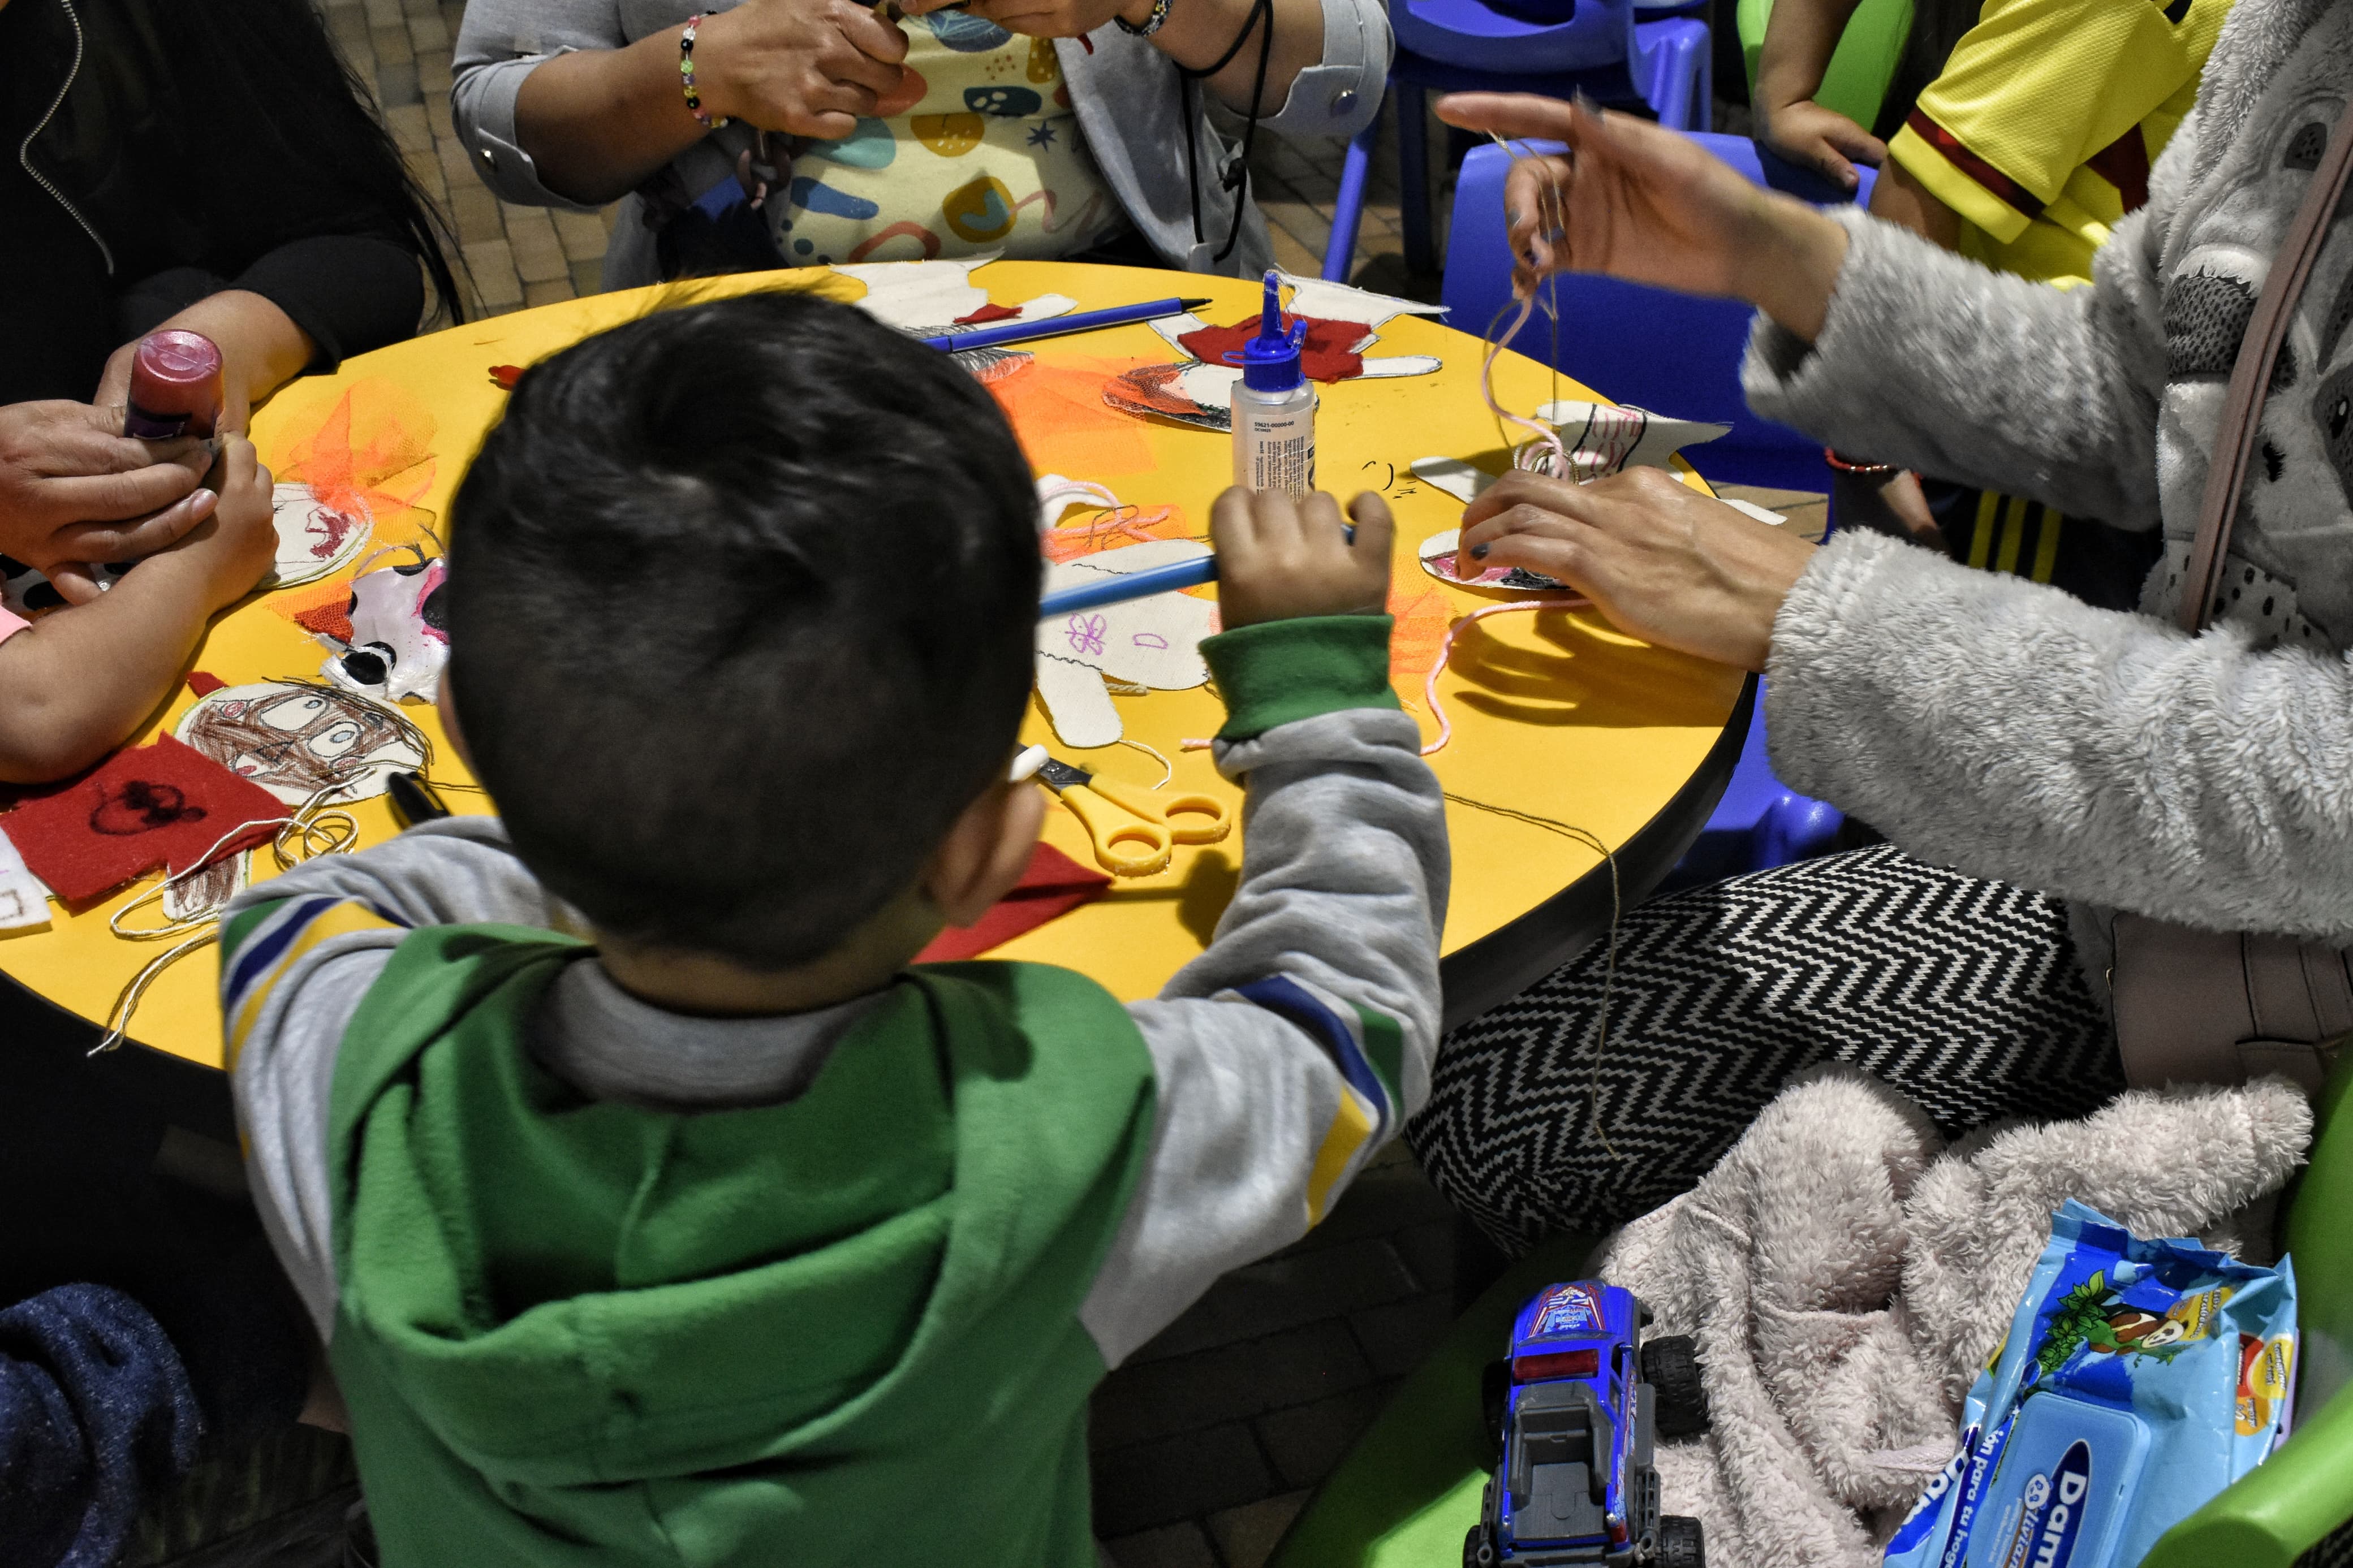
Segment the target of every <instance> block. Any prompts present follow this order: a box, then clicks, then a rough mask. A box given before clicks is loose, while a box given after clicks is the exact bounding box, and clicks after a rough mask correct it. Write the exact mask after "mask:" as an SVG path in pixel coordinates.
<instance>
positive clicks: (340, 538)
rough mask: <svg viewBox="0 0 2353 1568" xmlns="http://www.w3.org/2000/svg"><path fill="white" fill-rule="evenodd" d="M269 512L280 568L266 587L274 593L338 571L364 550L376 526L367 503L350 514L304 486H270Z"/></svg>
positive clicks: (357, 505)
mask: <svg viewBox="0 0 2353 1568" xmlns="http://www.w3.org/2000/svg"><path fill="white" fill-rule="evenodd" d="M269 508H270V519H269V520H270V521H271V522H272V523H273V524H275V525H276V527H277V529H278V563H277V564H276V565H275V566H273V567H272V568H271V569H270V575H269V582H268V583H267V584H266V586H269V587H272V588H290V587H293V586H295V585H296V584H301V583H314V582H316V581H318V580H319V579H320V578H322V577H324V576H326V575H328V574H331V573H332V572H336V571H339V570H341V569H342V567H343V564H344V563H346V562H348V561H350V560H351V559H352V557H353V556H354V555H357V554H358V553H359V552H361V551H362V550H364V549H365V548H366V547H367V542H368V535H369V534H370V533H371V532H373V531H374V530H375V521H374V520H373V519H372V518H370V517H369V515H368V511H367V507H366V505H365V503H364V502H361V503H355V504H354V505H353V507H352V508H351V509H350V510H345V509H343V508H340V507H333V506H330V505H328V504H327V503H326V502H325V501H322V500H320V499H319V497H318V493H317V492H316V491H314V490H313V489H311V487H310V486H308V485H276V486H273V487H271V489H270V492H269Z"/></svg>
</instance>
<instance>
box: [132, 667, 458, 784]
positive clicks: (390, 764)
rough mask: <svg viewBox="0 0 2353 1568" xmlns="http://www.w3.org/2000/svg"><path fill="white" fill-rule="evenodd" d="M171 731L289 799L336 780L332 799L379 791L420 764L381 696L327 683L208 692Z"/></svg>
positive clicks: (416, 740)
mask: <svg viewBox="0 0 2353 1568" xmlns="http://www.w3.org/2000/svg"><path fill="white" fill-rule="evenodd" d="M173 733H174V734H175V735H177V736H178V737H179V738H180V739H181V740H182V741H185V742H187V743H188V744H189V745H190V746H193V747H195V749H196V750H197V751H199V752H203V753H204V754H205V755H206V756H208V757H210V758H211V759H212V760H213V761H215V762H216V763H220V764H221V765H223V766H224V767H226V768H227V769H228V770H229V771H230V772H231V773H236V774H237V775H238V776H240V777H242V778H248V779H251V780H252V781H253V782H254V783H255V784H259V785H260V786H261V787H262V788H264V789H266V790H268V791H269V793H270V794H271V795H275V796H277V797H278V798H279V799H280V801H282V802H284V803H285V804H287V805H302V804H303V803H304V802H306V801H308V800H310V799H311V797H312V796H313V795H317V794H318V793H319V792H320V791H321V790H323V789H327V788H330V787H332V786H340V789H339V793H338V794H337V795H335V796H334V797H333V798H334V799H335V800H337V801H338V802H344V801H354V800H366V799H368V798H370V797H372V796H375V795H382V794H383V793H384V791H385V781H386V780H387V779H389V778H390V777H391V776H392V774H394V773H397V772H402V771H406V772H411V773H414V772H417V771H419V770H421V769H422V768H423V767H424V766H425V748H424V746H423V745H422V744H421V741H422V737H421V736H420V735H419V734H418V732H417V727H416V726H415V725H413V724H411V723H410V722H409V721H407V720H406V719H404V718H402V717H401V716H400V715H399V714H397V713H396V712H394V711H393V710H390V709H388V708H385V706H383V705H382V704H381V703H376V702H371V701H369V700H367V699H366V698H364V697H360V696H356V695H354V694H353V693H351V692H348V691H343V690H339V689H336V688H334V687H332V686H318V685H312V684H311V683H309V682H306V681H297V680H265V681H259V682H257V683H255V684H253V685H249V686H230V687H225V688H223V689H220V690H218V691H216V692H214V693H213V694H212V695H211V696H210V697H207V698H205V699H204V700H202V701H200V702H198V703H197V704H196V705H195V707H193V708H191V709H189V710H187V711H186V712H185V713H184V714H182V715H181V716H180V721H179V723H177V724H176V725H174V726H173Z"/></svg>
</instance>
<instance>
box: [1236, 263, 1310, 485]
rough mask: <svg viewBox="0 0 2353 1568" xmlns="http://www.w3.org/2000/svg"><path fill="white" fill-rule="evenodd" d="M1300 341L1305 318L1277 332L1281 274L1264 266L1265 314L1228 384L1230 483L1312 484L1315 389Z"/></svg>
mask: <svg viewBox="0 0 2353 1568" xmlns="http://www.w3.org/2000/svg"><path fill="white" fill-rule="evenodd" d="M1306 341H1307V323H1306V322H1305V321H1300V322H1297V323H1295V324H1294V325H1293V327H1292V329H1291V331H1289V332H1288V333H1285V332H1284V331H1283V330H1282V276H1281V274H1279V273H1277V272H1275V271H1274V270H1273V269H1272V268H1269V269H1268V271H1267V275H1266V309H1265V313H1264V315H1263V316H1262V317H1261V320H1260V322H1259V333H1258V336H1257V337H1255V338H1252V339H1251V340H1250V342H1247V343H1245V344H1243V345H1242V352H1241V365H1242V378H1241V379H1240V381H1238V382H1236V383H1234V483H1236V484H1238V485H1240V486H1242V487H1243V488H1244V489H1253V490H1288V491H1290V492H1291V493H1292V494H1293V495H1295V496H1303V495H1305V494H1306V493H1307V492H1308V491H1310V490H1312V489H1314V488H1315V389H1314V387H1312V386H1310V385H1308V384H1307V377H1306V374H1305V373H1304V372H1303V371H1302V370H1301V368H1300V363H1299V357H1300V349H1301V347H1302V345H1303V344H1304V343H1305V342H1306Z"/></svg>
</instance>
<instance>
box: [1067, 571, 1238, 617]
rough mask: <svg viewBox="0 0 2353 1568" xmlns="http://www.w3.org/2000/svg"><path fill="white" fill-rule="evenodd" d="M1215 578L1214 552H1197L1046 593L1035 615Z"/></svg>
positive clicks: (1191, 585) (1161, 591) (1111, 602)
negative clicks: (1191, 557)
mask: <svg viewBox="0 0 2353 1568" xmlns="http://www.w3.org/2000/svg"><path fill="white" fill-rule="evenodd" d="M1217 580H1218V558H1217V557H1216V556H1214V555H1199V556H1196V557H1194V558H1193V559H1192V560H1190V561H1172V562H1170V563H1168V564H1167V565H1166V566H1155V567H1152V568H1151V569H1149V570H1148V571H1144V572H1118V573H1111V574H1105V576H1104V577H1103V581H1101V582H1099V583H1082V584H1079V585H1078V586H1076V587H1074V588H1064V589H1062V590H1061V591H1060V592H1059V593H1053V594H1049V595H1046V597H1045V599H1044V600H1043V601H1042V602H1041V603H1040V604H1039V605H1038V618H1039V620H1041V621H1046V620H1051V619H1053V618H1054V617H1055V616H1067V615H1070V614H1071V612H1073V611H1076V610H1092V609H1096V608H1098V607H1100V606H1102V605H1118V604H1124V603H1125V602H1126V601H1128V600H1130V599H1142V598H1145V597H1148V596H1149V595H1154V594H1166V593H1170V592H1173V591H1174V590H1176V589H1178V588H1198V587H1199V586H1200V585H1201V584H1204V583H1214V582H1216V581H1217Z"/></svg>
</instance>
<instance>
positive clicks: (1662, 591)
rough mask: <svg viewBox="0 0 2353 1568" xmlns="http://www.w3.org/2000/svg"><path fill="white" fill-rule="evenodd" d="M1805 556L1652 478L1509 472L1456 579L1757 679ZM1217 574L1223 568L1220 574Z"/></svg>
mask: <svg viewBox="0 0 2353 1568" xmlns="http://www.w3.org/2000/svg"><path fill="white" fill-rule="evenodd" d="M1813 553H1814V546H1813V545H1811V544H1809V543H1808V542H1806V541H1804V540H1802V539H1800V538H1799V537H1798V536H1797V535H1795V534H1793V533H1790V532H1788V531H1786V530H1783V529H1780V528H1777V527H1775V526H1774V525H1772V524H1771V523H1767V522H1759V521H1757V519H1755V518H1753V517H1750V516H1749V515H1748V514H1747V513H1746V512H1743V511H1741V510H1738V509H1737V508H1735V507H1729V506H1726V505H1725V504H1724V503H1723V502H1722V501H1720V500H1711V499H1709V498H1708V497H1706V496H1704V495H1703V494H1701V493H1700V492H1699V491H1697V490H1695V489H1692V488H1691V487H1690V486H1688V485H1684V484H1682V483H1679V482H1678V481H1677V480H1675V479H1673V478H1672V476H1671V475H1669V474H1668V473H1666V472H1665V471H1664V470H1663V469H1660V468H1629V469H1627V470H1626V471H1625V472H1623V473H1618V474H1612V475H1611V476H1610V477H1609V478H1608V479H1597V480H1595V481H1594V482H1593V483H1591V484H1588V485H1577V484H1568V483H1565V482H1563V481H1562V480H1559V479H1546V478H1543V477H1541V476H1539V475H1536V474H1531V473H1526V472H1525V471H1520V470H1514V471H1513V472H1511V473H1508V474H1505V475H1504V477H1503V478H1502V479H1498V480H1496V481H1495V482H1494V484H1493V485H1492V486H1490V487H1489V488H1488V489H1486V490H1484V491H1482V493H1481V494H1480V496H1479V499H1478V500H1474V501H1472V503H1471V504H1470V505H1469V506H1468V507H1466V508H1464V509H1463V512H1462V545H1461V556H1460V557H1459V558H1458V560H1457V562H1456V567H1457V570H1458V571H1459V572H1460V573H1461V575H1463V576H1465V577H1472V576H1476V575H1477V574H1479V573H1481V572H1482V571H1485V570H1486V569H1488V568H1489V567H1493V566H1525V567H1526V568H1527V569H1528V570H1529V571H1531V572H1541V573H1543V574H1545V575H1546V576H1547V577H1556V578H1558V579H1559V580H1560V581H1562V582H1564V583H1567V584H1569V585H1570V586H1571V587H1573V588H1575V589H1577V591H1578V592H1579V593H1581V594H1583V595H1585V596H1586V597H1587V598H1589V599H1591V600H1592V601H1593V603H1594V605H1595V606H1596V607H1597V608H1599V610H1600V611H1601V613H1602V614H1603V615H1605V616H1608V617H1609V623H1610V624H1611V625H1612V626H1616V627H1617V628H1618V629H1619V630H1620V631H1622V632H1626V633H1629V634H1630V635H1632V636H1634V637H1641V639H1642V640H1643V641H1645V642H1651V643H1656V644H1658V645H1659V646H1660V647H1672V648H1680V649H1682V650H1683V652H1685V653H1690V654H1696V655H1698V656H1699V657H1700V658H1712V659H1715V661H1716V662H1718V663H1720V664H1729V665H1734V666H1736V667H1738V668H1742V669H1755V670H1761V669H1763V668H1765V657H1766V655H1767V653H1769V652H1770V651H1771V650H1772V646H1773V617H1774V616H1777V615H1778V614H1779V613H1780V609H1781V601H1782V600H1784V599H1785V598H1787V597H1788V594H1789V589H1790V587H1791V586H1792V585H1793V584H1795V583H1796V582H1797V581H1798V578H1799V575H1800V574H1803V573H1804V571H1805V569H1806V563H1807V562H1808V561H1810V559H1812V557H1813ZM1220 565H1221V566H1222V562H1221V563H1220Z"/></svg>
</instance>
